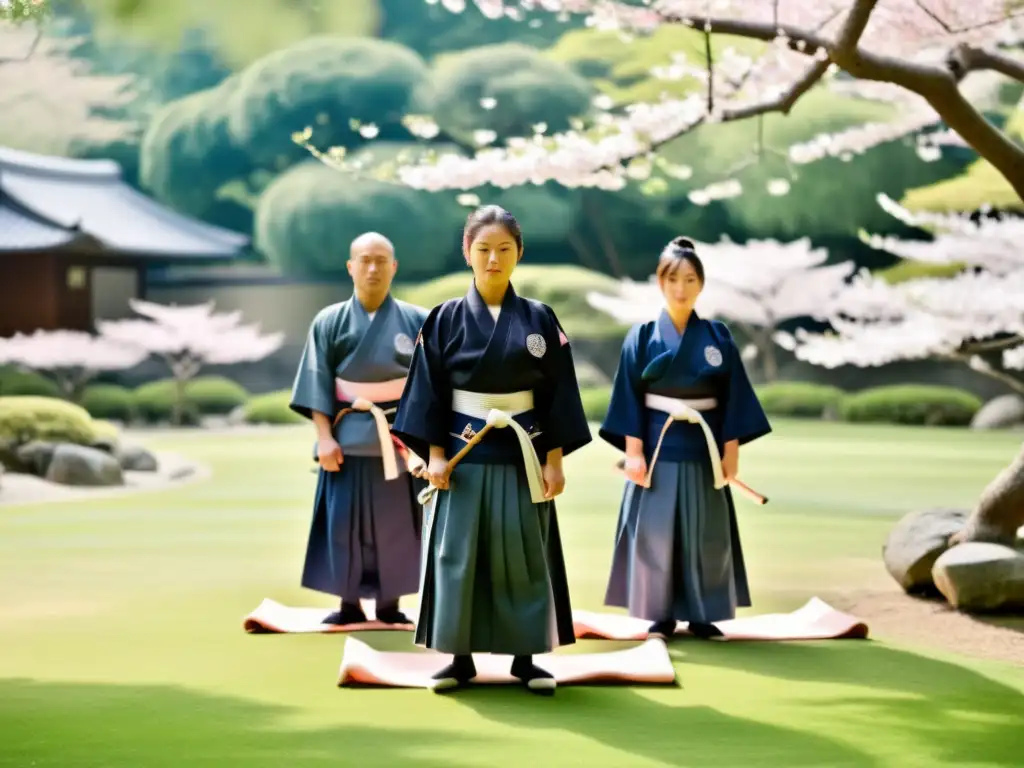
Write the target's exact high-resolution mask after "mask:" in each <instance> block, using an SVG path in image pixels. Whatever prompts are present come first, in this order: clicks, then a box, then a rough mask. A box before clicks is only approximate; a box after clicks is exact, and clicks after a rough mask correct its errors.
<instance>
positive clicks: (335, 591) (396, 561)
mask: <svg viewBox="0 0 1024 768" xmlns="http://www.w3.org/2000/svg"><path fill="white" fill-rule="evenodd" d="M426 315H427V311H426V310H425V309H423V308H422V307H417V306H414V305H411V304H407V303H405V302H402V301H399V300H397V299H394V298H392V297H391V296H388V298H387V299H385V301H384V303H383V304H382V305H381V306H380V307H379V308H378V309H377V312H376V314H375V315H374V317H373V318H372V320H371V318H370V316H369V314H368V313H367V312H366V310H365V309H364V308H363V306H362V304H360V303H359V301H358V300H357V299H356V298H355V297H353V298H351V299H349V300H347V301H343V302H341V303H339V304H334V305H331V306H329V307H327V308H325V309H323V310H322V311H321V312H320V313H319V314H317V316H316V318H314V320H313V323H312V325H311V327H310V331H309V336H308V338H307V339H306V346H305V349H304V350H303V353H302V361H301V362H300V364H299V369H298V373H297V375H296V377H295V384H294V386H293V388H292V397H291V404H290V405H291V408H292V410H294V411H295V412H296V413H299V414H301V415H303V416H305V417H306V418H312V415H313V412H314V411H319V412H320V413H324V414H327V415H328V416H329V417H330V418H331V419H332V421H333V420H334V417H335V414H336V413H337V412H338V411H339V410H340V409H341V408H344V407H346V406H350V405H351V402H346V401H345V400H342V399H339V393H340V394H341V396H343V397H344V396H345V395H344V391H343V390H344V386H345V382H352V384H349V385H347V386H349V388H354V387H358V386H359V385H370V386H367V387H365V388H366V389H372V388H373V386H379V385H377V384H375V383H380V382H390V383H391V384H392V385H393V386H391V387H390V389H395V387H396V386H397V392H398V394H400V393H401V389H402V387H403V386H404V382H403V381H400V380H402V379H404V378H405V376H406V374H407V372H408V366H409V361H410V359H411V356H412V353H413V345H414V342H413V339H415V338H416V336H417V334H418V333H419V330H420V326H421V325H422V323H423V320H424V319H425V318H426ZM339 380H341V382H342V384H341V385H339ZM380 388H381V389H386V388H385V387H380ZM398 394H396V395H395V396H393V397H392V399H391V400H390V401H388V400H385V401H382V402H376V403H375V405H377V406H378V407H379V408H380V409H381V410H383V411H384V413H385V415H386V416H387V418H388V420H389V421H390V420H391V419H392V418H393V414H394V409H395V407H396V406H397V404H398V402H397V400H398ZM352 399H353V400H354V398H352ZM334 438H335V440H337V441H338V444H339V445H340V446H341V451H342V455H343V457H344V461H343V463H342V465H341V469H340V471H338V472H326V471H324V470H323V469H321V470H320V472H319V476H318V478H317V486H316V495H315V498H314V504H313V520H312V525H311V528H310V532H309V542H308V546H307V550H306V561H305V566H304V568H303V573H302V586H304V587H307V588H308V589H315V590H317V591H320V592H325V593H328V594H331V595H335V596H338V597H340V598H341V599H342V600H343V601H351V602H356V601H358V600H359V599H360V598H372V599H375V600H377V601H378V602H379V603H380V602H387V601H393V600H397V599H398V598H399V597H400V596H401V595H406V594H411V593H413V592H415V591H416V589H417V586H418V582H419V553H420V538H421V537H420V533H421V525H422V521H421V518H422V512H421V507H420V505H419V504H418V503H417V501H416V493H417V491H418V490H419V489H420V488H422V487H423V486H422V484H421V483H419V482H418V481H416V480H414V479H413V478H412V476H411V475H409V474H408V471H407V470H406V468H405V464H404V462H403V461H402V460H401V457H398V462H397V463H398V468H399V475H398V477H397V478H396V479H392V480H387V479H386V478H385V473H384V464H383V461H382V456H383V451H382V447H381V441H380V439H379V435H378V430H377V424H376V422H375V420H374V417H373V416H372V415H371V414H370V413H369V412H359V411H355V412H350V413H347V414H345V415H344V416H343V417H342V419H341V421H340V422H339V423H337V424H336V425H335V428H334Z"/></svg>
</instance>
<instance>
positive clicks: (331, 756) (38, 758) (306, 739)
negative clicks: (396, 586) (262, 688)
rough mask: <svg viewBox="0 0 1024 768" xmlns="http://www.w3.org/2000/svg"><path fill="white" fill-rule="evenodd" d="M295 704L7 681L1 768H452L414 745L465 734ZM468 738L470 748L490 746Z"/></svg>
mask: <svg viewBox="0 0 1024 768" xmlns="http://www.w3.org/2000/svg"><path fill="white" fill-rule="evenodd" d="M291 714H293V710H291V709H290V708H288V707H277V706H271V705H266V704H262V703H258V702H253V701H249V700H246V699H238V698H231V697H226V696H212V695H209V694H203V693H198V692H196V691H192V690H186V689H183V688H176V687H171V686H161V685H112V684H100V683H68V682H57V683H52V682H40V681H35V680H25V679H6V680H0V744H2V745H3V746H2V747H0V766H28V765H53V766H62V767H66V768H76V767H77V766H101V765H102V766H140V768H141V767H142V766H144V767H145V768H164V767H165V766H166V768H181V766H185V765H189V766H197V767H199V766H202V768H223V767H224V766H230V765H244V766H245V767H246V768H281V767H282V766H321V765H323V766H332V768H336V767H337V766H363V767H369V766H411V767H412V768H445V767H446V766H447V765H448V764H449V762H450V761H445V760H442V759H440V758H438V759H423V758H421V757H418V756H416V754H415V753H414V751H413V750H415V749H418V748H430V747H432V746H439V745H447V746H450V745H451V744H452V743H453V739H462V736H461V735H460V734H453V733H452V731H450V730H449V731H445V732H444V733H441V734H439V733H437V732H434V731H430V730H426V729H402V728H395V727H384V726H382V727H380V728H371V727H367V726H363V725H345V726H341V727H334V728H322V729H317V730H300V729H297V728H292V727H289V726H287V724H286V718H287V717H288V716H290V715H291ZM473 741H474V739H473V737H472V735H471V734H466V735H465V738H464V742H465V745H466V747H467V748H470V749H473V748H480V749H484V748H485V747H486V745H485V744H484V742H483V740H475V741H477V742H478V743H477V744H476V745H475V747H474V744H473Z"/></svg>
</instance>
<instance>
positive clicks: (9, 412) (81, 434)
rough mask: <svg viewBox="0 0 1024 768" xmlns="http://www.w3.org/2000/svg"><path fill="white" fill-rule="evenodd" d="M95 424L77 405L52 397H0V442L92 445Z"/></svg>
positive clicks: (94, 435) (86, 412)
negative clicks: (34, 441) (39, 441)
mask: <svg viewBox="0 0 1024 768" xmlns="http://www.w3.org/2000/svg"><path fill="white" fill-rule="evenodd" d="M95 439H96V424H95V422H94V421H93V420H92V417H91V416H89V412H88V411H86V410H85V408H82V407H81V406H80V405H75V404H74V403H69V402H68V401H67V400H61V399H59V398H54V397H36V396H33V395H15V396H12V397H0V442H5V443H15V444H20V443H27V442H29V441H30V440H42V441H44V442H50V443H77V444H79V445H91V444H92V443H93V441H94V440H95Z"/></svg>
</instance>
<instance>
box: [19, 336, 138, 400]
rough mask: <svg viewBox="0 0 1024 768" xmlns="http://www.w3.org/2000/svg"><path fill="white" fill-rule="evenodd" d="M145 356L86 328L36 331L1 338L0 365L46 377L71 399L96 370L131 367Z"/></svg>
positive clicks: (115, 369)
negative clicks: (84, 329)
mask: <svg viewBox="0 0 1024 768" xmlns="http://www.w3.org/2000/svg"><path fill="white" fill-rule="evenodd" d="M147 357H149V353H148V352H147V351H146V350H144V349H139V348H138V347H136V346H134V345H130V344H124V343H122V342H118V341H115V340H113V339H109V338H105V337H103V336H95V335H93V334H91V333H86V332H85V331H66V330H56V331H43V330H39V331H34V332H33V333H31V334H28V335H26V334H21V333H19V334H15V335H14V336H12V337H11V338H5V339H0V365H15V366H18V367H21V368H27V369H29V370H33V371H36V372H39V373H43V374H44V375H47V376H49V377H50V378H51V379H53V380H54V381H55V382H56V383H57V385H58V386H59V387H60V389H61V391H62V392H63V393H64V396H65V397H67V398H68V399H69V400H71V401H77V400H78V399H79V396H80V395H81V393H82V390H83V389H84V388H85V385H86V384H88V383H89V382H90V381H91V380H92V379H94V378H95V377H96V376H97V375H98V374H99V373H102V372H104V371H120V370H125V369H127V368H132V367H134V366H136V365H138V364H139V363H141V362H142V361H143V360H145V359H146V358H147Z"/></svg>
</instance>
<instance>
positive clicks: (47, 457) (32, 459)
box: [17, 440, 57, 477]
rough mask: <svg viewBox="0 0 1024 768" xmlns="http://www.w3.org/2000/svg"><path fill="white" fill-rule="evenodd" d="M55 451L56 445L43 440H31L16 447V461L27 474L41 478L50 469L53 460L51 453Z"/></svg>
mask: <svg viewBox="0 0 1024 768" xmlns="http://www.w3.org/2000/svg"><path fill="white" fill-rule="evenodd" d="M55 450H57V444H56V443H48V442H45V441H43V440H32V441H31V442H28V443H25V444H24V445H22V446H19V447H18V450H17V454H18V461H19V462H21V466H23V467H24V468H25V471H26V472H28V473H29V474H33V475H38V476H39V477H43V476H44V475H45V474H46V471H47V470H48V469H49V468H50V462H51V461H52V460H53V452H54V451H55Z"/></svg>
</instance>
